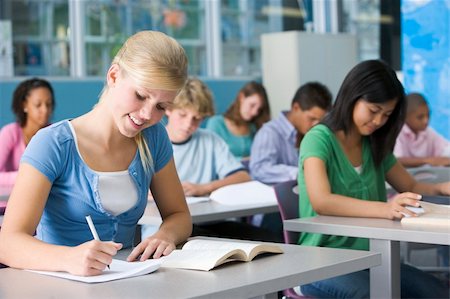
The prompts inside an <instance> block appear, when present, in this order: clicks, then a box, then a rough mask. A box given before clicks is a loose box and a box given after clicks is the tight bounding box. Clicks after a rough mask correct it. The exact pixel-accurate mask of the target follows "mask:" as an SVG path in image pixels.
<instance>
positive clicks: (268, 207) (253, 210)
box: [139, 200, 278, 225]
mask: <svg viewBox="0 0 450 299" xmlns="http://www.w3.org/2000/svg"><path fill="white" fill-rule="evenodd" d="M189 211H190V212H191V216H192V222H193V223H200V222H208V221H216V220H223V219H227V218H233V217H244V216H251V215H255V214H259V213H261V214H264V213H272V212H278V205H277V204H276V203H262V204H252V205H233V206H231V205H223V204H220V203H217V202H215V201H213V200H210V201H206V202H199V203H194V204H191V205H189ZM139 224H152V225H160V224H161V216H160V214H159V211H158V208H157V206H156V204H155V203H153V202H149V203H148V204H147V208H146V209H145V212H144V215H143V216H142V218H141V219H140V220H139Z"/></svg>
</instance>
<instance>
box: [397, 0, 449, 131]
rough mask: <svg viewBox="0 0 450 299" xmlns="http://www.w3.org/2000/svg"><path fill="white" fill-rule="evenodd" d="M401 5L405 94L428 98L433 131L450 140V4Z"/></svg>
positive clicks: (427, 0) (412, 0)
mask: <svg viewBox="0 0 450 299" xmlns="http://www.w3.org/2000/svg"><path fill="white" fill-rule="evenodd" d="M401 5H402V7H401V9H402V13H401V15H402V23H401V24H402V47H403V51H402V53H403V57H402V62H403V63H402V68H403V76H404V86H405V89H406V92H407V93H408V92H420V93H422V94H423V95H424V96H425V97H426V99H427V100H428V102H429V104H430V108H431V119H430V125H431V127H433V128H434V129H435V130H436V131H438V132H439V133H440V134H442V135H444V136H445V137H446V138H447V139H450V0H439V1H435V0H403V1H402V4H401Z"/></svg>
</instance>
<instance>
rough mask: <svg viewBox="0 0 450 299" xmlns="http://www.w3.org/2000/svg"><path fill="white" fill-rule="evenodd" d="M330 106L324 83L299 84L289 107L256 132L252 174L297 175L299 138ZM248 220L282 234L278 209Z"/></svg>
mask: <svg viewBox="0 0 450 299" xmlns="http://www.w3.org/2000/svg"><path fill="white" fill-rule="evenodd" d="M330 106H331V93H330V91H329V90H328V88H327V87H326V86H325V85H323V84H321V83H319V82H309V83H306V84H303V85H302V86H300V87H299V88H298V89H297V91H296V92H295V95H294V97H293V99H292V102H291V110H290V111H282V112H281V113H280V116H279V117H278V118H277V119H274V120H271V121H270V122H268V123H266V124H264V126H263V127H262V128H261V129H260V130H259V131H258V133H257V134H256V136H255V140H254V141H253V145H252V149H251V155H250V156H251V158H250V164H249V168H250V175H251V176H252V178H253V179H255V180H258V181H260V182H263V183H265V184H276V183H281V182H285V181H290V180H295V179H297V173H298V151H299V145H300V142H301V140H302V138H303V136H304V135H305V134H306V132H308V131H309V129H311V127H312V126H314V125H316V124H317V123H318V122H319V121H320V120H321V119H322V117H323V116H324V115H325V113H326V112H327V110H328V109H329V108H330ZM252 221H253V224H255V225H260V226H261V227H263V228H266V229H269V230H271V231H273V232H274V233H276V234H278V235H280V236H281V235H282V234H283V224H282V221H281V217H280V214H279V213H271V214H267V215H256V216H255V217H254V218H253V220H252Z"/></svg>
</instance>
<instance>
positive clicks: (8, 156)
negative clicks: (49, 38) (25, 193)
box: [0, 78, 55, 188]
mask: <svg viewBox="0 0 450 299" xmlns="http://www.w3.org/2000/svg"><path fill="white" fill-rule="evenodd" d="M11 106H12V111H13V112H14V114H15V116H16V122H14V123H10V124H8V125H6V126H4V127H3V128H2V130H0V144H1V146H0V186H1V187H6V188H10V187H12V185H14V182H15V180H16V176H17V171H18V169H19V161H20V158H21V157H22V154H23V152H24V151H25V147H26V146H27V145H28V142H30V140H31V137H33V136H34V134H36V132H37V131H38V130H39V129H41V128H43V127H45V126H47V125H48V124H49V121H50V117H51V115H52V113H53V110H54V107H55V99H54V95H53V88H52V86H51V85H50V83H49V82H48V81H46V80H44V79H39V78H32V79H28V80H25V81H23V82H21V83H20V84H19V85H18V86H17V88H16V89H15V90H14V94H13V99H12V105H11Z"/></svg>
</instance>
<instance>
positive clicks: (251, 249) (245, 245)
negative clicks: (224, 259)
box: [183, 239, 283, 261]
mask: <svg viewBox="0 0 450 299" xmlns="http://www.w3.org/2000/svg"><path fill="white" fill-rule="evenodd" d="M185 249H190V250H200V251H202V252H205V251H208V250H217V249H220V250H227V251H229V250H234V249H240V250H242V251H243V252H244V253H245V255H246V257H245V260H246V261H249V260H252V259H253V258H254V257H255V256H256V255H258V254H259V253H262V252H272V253H282V252H283V250H282V249H281V247H279V246H277V245H274V244H258V243H250V242H240V241H217V240H202V239H194V240H190V241H189V242H187V243H186V244H184V246H183V250H185Z"/></svg>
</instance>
